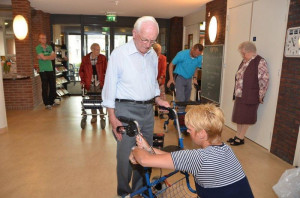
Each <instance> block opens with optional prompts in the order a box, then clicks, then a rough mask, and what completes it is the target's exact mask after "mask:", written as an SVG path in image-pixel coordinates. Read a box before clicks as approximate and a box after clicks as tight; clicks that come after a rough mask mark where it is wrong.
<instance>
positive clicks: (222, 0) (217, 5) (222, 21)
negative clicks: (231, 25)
mask: <svg viewBox="0 0 300 198" xmlns="http://www.w3.org/2000/svg"><path fill="white" fill-rule="evenodd" d="M226 9H227V0H215V1H212V2H209V3H207V4H206V17H205V21H206V25H205V26H206V27H205V45H224V44H225V32H226V29H225V28H226V12H227V11H226ZM208 15H209V16H208ZM213 16H215V17H216V18H217V21H218V32H217V37H216V40H215V42H214V43H211V42H210V40H209V37H208V29H209V28H208V26H209V22H210V19H211V18H212V17H213Z"/></svg>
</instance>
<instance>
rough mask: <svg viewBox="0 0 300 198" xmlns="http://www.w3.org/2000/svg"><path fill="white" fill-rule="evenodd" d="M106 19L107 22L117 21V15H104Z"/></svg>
mask: <svg viewBox="0 0 300 198" xmlns="http://www.w3.org/2000/svg"><path fill="white" fill-rule="evenodd" d="M106 21H107V22H117V16H116V15H106Z"/></svg>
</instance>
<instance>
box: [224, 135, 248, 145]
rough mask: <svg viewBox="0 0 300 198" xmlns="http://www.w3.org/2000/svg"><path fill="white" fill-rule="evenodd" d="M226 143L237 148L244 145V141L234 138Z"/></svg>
mask: <svg viewBox="0 0 300 198" xmlns="http://www.w3.org/2000/svg"><path fill="white" fill-rule="evenodd" d="M227 142H229V143H230V145H231V146H238V145H242V144H244V143H245V141H244V139H240V138H238V137H236V136H234V137H233V138H229V139H228V140H227Z"/></svg>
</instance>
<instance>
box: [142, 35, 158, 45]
mask: <svg viewBox="0 0 300 198" xmlns="http://www.w3.org/2000/svg"><path fill="white" fill-rule="evenodd" d="M138 35H139V34H138ZM139 37H140V40H141V41H142V42H143V43H144V44H147V43H150V44H151V45H153V44H155V43H156V40H148V39H142V37H141V36H140V35H139Z"/></svg>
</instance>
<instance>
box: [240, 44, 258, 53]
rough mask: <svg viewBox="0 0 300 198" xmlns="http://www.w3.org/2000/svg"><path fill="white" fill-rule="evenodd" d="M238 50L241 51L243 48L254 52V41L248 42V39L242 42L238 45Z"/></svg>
mask: <svg viewBox="0 0 300 198" xmlns="http://www.w3.org/2000/svg"><path fill="white" fill-rule="evenodd" d="M238 49H239V51H240V52H241V51H242V50H245V52H254V53H256V46H255V44H254V43H252V42H250V41H245V42H242V43H241V44H240V45H239V48H238Z"/></svg>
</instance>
